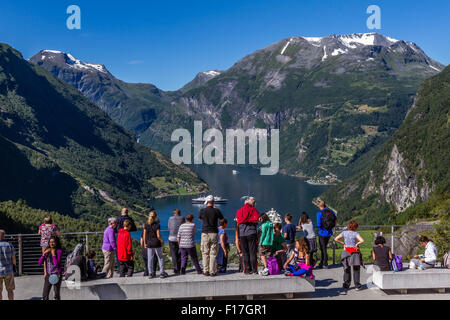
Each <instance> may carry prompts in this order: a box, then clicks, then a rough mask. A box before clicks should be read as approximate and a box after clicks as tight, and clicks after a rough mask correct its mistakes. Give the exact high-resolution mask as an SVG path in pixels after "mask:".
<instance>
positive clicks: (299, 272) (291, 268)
mask: <svg viewBox="0 0 450 320" xmlns="http://www.w3.org/2000/svg"><path fill="white" fill-rule="evenodd" d="M287 271H290V272H291V273H292V275H293V276H301V275H304V274H307V273H309V272H310V271H311V270H307V269H298V270H297V271H295V267H294V266H292V265H288V266H287Z"/></svg>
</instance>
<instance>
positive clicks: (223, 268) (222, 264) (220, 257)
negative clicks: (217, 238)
mask: <svg viewBox="0 0 450 320" xmlns="http://www.w3.org/2000/svg"><path fill="white" fill-rule="evenodd" d="M227 265H228V257H225V251H223V249H222V246H221V245H219V253H218V254H217V268H218V270H217V271H218V272H222V273H225V272H227Z"/></svg>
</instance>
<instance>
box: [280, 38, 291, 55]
mask: <svg viewBox="0 0 450 320" xmlns="http://www.w3.org/2000/svg"><path fill="white" fill-rule="evenodd" d="M291 41H292V39H289V41H288V42H286V44H285V45H284V47H283V49H281V52H280V54H281V55H282V54H283V53H284V51H286V48H287V47H288V46H289V44H290V43H291Z"/></svg>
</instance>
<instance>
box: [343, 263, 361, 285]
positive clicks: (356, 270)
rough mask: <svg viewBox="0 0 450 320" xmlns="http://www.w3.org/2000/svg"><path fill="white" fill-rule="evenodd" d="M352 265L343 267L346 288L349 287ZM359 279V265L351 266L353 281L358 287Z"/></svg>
mask: <svg viewBox="0 0 450 320" xmlns="http://www.w3.org/2000/svg"><path fill="white" fill-rule="evenodd" d="M351 268H352V267H350V266H349V267H348V268H346V269H344V286H345V287H346V288H349V287H350V283H351V276H352V271H351ZM359 279H360V266H353V283H354V285H355V286H356V287H359V286H360V285H361V283H360V282H359Z"/></svg>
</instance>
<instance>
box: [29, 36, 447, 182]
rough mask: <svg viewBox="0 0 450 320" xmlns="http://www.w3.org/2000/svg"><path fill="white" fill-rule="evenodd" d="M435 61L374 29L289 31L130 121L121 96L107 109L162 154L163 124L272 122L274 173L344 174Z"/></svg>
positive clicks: (398, 116) (392, 121) (383, 134)
mask: <svg viewBox="0 0 450 320" xmlns="http://www.w3.org/2000/svg"><path fill="white" fill-rule="evenodd" d="M33 58H34V60H35V61H38V62H37V63H39V57H33ZM33 58H32V59H31V60H33ZM43 66H44V67H46V66H45V65H43ZM46 68H47V69H49V68H50V67H49V66H47V67H46ZM441 68H443V65H441V64H439V63H438V62H436V61H434V60H432V59H431V58H429V57H428V56H426V54H425V53H424V52H423V51H422V50H421V49H420V48H419V47H418V46H417V45H415V44H414V43H413V42H405V41H403V40H396V39H393V38H391V37H386V36H383V35H381V34H379V33H363V34H350V35H329V36H324V37H300V36H296V37H289V38H285V39H283V40H281V41H278V42H275V43H273V44H271V45H269V46H267V47H265V48H263V49H259V50H257V51H255V52H254V53H252V54H249V55H247V56H245V57H243V58H242V59H240V60H239V61H237V62H236V63H235V64H233V66H231V67H230V68H229V69H227V70H225V71H222V72H220V74H217V75H215V76H214V77H212V78H210V79H207V81H204V82H201V81H200V82H199V83H195V81H194V80H195V79H194V80H192V81H191V82H190V83H188V84H187V85H186V86H187V87H186V86H185V87H184V89H183V88H182V90H178V91H174V92H163V91H160V97H158V98H157V99H151V101H149V100H147V102H146V103H145V107H141V109H140V110H141V113H140V114H138V116H136V117H135V118H134V119H135V121H134V122H132V121H128V120H124V119H125V118H126V117H127V114H133V115H136V114H137V113H136V110H135V109H134V107H133V106H130V107H127V106H125V104H126V103H123V101H126V100H123V99H121V98H120V96H118V97H115V98H114V99H112V101H113V102H114V105H115V106H120V107H121V108H118V109H120V110H121V112H122V113H123V114H121V115H118V114H116V113H114V111H110V112H108V113H109V114H110V116H111V117H112V118H113V119H114V120H116V121H118V122H119V123H120V124H121V125H123V126H125V127H126V128H128V129H130V130H132V131H134V132H135V133H136V134H137V136H138V137H139V141H140V142H141V143H143V144H145V145H148V146H150V147H154V148H156V149H157V150H159V151H162V152H164V153H166V154H169V153H170V149H171V147H172V146H173V145H174V144H173V143H172V142H171V141H170V136H171V131H173V130H174V129H176V128H180V127H182V128H187V129H190V130H192V127H193V120H201V121H203V124H204V127H205V128H211V127H215V128H219V129H221V130H225V128H230V129H231V128H233V129H235V128H242V129H248V128H252V127H256V128H267V129H271V128H279V129H281V134H282V135H283V136H284V138H283V137H282V138H281V140H282V141H281V147H280V159H281V164H280V165H281V168H282V171H281V172H282V173H286V174H292V175H300V176H310V177H326V176H339V178H345V177H346V176H348V175H351V173H353V171H352V170H353V169H351V168H353V167H355V168H356V167H358V166H361V165H362V163H361V162H363V161H361V160H360V159H362V158H363V156H364V155H365V154H367V153H368V152H370V150H372V149H374V148H375V147H376V146H379V145H380V144H381V143H382V142H383V141H385V140H386V138H387V137H389V136H390V135H391V134H392V133H393V132H394V131H395V130H396V129H397V128H398V126H399V125H400V123H401V121H402V120H403V118H404V116H405V115H406V112H407V110H408V109H409V108H410V106H411V105H412V103H413V96H414V94H415V92H416V90H417V88H418V86H419V84H420V83H421V82H422V81H423V80H424V79H426V78H427V77H430V76H432V75H434V74H436V73H437V72H438V70H440V69H441ZM201 74H202V73H199V74H198V75H201ZM198 75H197V76H198ZM57 76H58V75H57ZM197 76H196V77H197ZM59 77H60V78H61V76H59ZM68 82H69V83H70V81H68ZM192 82H194V85H193V86H190V85H189V84H191V83H192ZM85 83H87V82H85ZM88 87H89V86H88ZM140 94H142V93H141V92H139V93H137V96H139V95H140ZM93 100H95V99H93ZM93 100H91V101H93ZM94 102H95V101H94ZM96 103H99V100H97V102H96ZM100 104H101V101H100ZM142 105H143V104H141V106H142ZM114 108H115V107H114ZM143 115H144V116H143ZM145 116H147V118H148V119H149V120H147V121H145ZM347 118H348V119H347ZM350 119H351V120H350ZM355 125H357V126H355ZM321 131H325V132H327V133H326V134H325V133H322V132H321ZM352 137H356V138H355V139H352ZM334 138H337V139H338V140H333V139H334ZM348 168H350V169H348ZM347 171H349V172H350V173H347Z"/></svg>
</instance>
